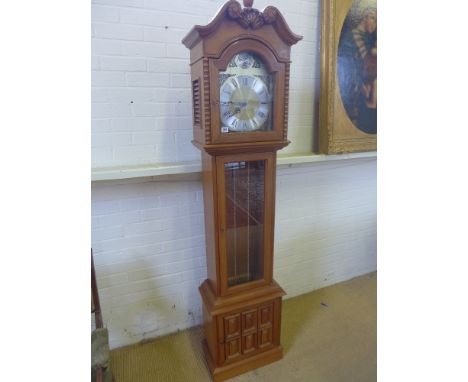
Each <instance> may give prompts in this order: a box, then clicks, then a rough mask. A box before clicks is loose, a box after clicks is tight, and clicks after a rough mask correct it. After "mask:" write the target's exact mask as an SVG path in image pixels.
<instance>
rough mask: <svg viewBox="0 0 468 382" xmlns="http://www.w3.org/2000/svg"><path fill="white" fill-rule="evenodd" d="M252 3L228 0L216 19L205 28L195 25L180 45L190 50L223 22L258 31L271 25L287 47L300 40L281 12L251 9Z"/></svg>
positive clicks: (247, 0) (271, 8) (267, 9)
mask: <svg viewBox="0 0 468 382" xmlns="http://www.w3.org/2000/svg"><path fill="white" fill-rule="evenodd" d="M252 4H253V1H249V0H244V7H242V6H241V4H240V3H239V2H238V1H236V0H230V1H228V2H227V3H226V4H224V6H223V7H222V8H221V10H220V11H219V13H218V14H217V15H216V17H215V18H214V19H213V20H212V21H211V22H210V23H209V24H208V25H205V26H202V25H196V26H195V27H194V28H193V29H192V30H191V31H190V32H189V34H188V35H187V36H186V37H185V38H184V39H183V40H182V43H183V44H184V45H185V46H186V47H187V48H189V49H190V48H191V47H192V46H193V45H195V44H196V43H197V42H198V41H199V39H200V38H202V37H205V36H208V35H210V34H212V33H214V32H215V31H216V30H217V29H218V28H219V26H220V24H221V23H222V22H223V20H226V19H227V20H232V21H235V22H237V23H238V24H239V25H241V26H242V27H243V28H245V29H251V30H258V29H260V28H262V27H263V26H264V25H267V24H271V25H272V26H273V27H274V29H275V31H276V33H277V34H278V36H279V37H280V38H281V39H282V40H283V41H284V42H285V43H286V44H288V45H293V44H295V43H297V42H298V41H299V40H301V39H302V36H299V35H296V34H295V33H293V32H292V31H291V29H290V28H289V26H288V24H287V23H286V20H285V19H284V17H283V15H282V14H281V12H280V11H279V10H278V9H277V8H275V7H273V6H268V7H266V8H265V9H264V10H263V11H259V10H258V9H255V8H252Z"/></svg>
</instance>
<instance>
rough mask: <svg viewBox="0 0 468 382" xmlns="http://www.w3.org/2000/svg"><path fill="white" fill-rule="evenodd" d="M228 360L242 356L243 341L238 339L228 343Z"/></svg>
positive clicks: (226, 345)
mask: <svg viewBox="0 0 468 382" xmlns="http://www.w3.org/2000/svg"><path fill="white" fill-rule="evenodd" d="M225 347H226V349H225V350H226V360H230V359H233V358H236V357H239V356H240V355H241V339H240V338H236V339H233V340H230V341H226V344H225Z"/></svg>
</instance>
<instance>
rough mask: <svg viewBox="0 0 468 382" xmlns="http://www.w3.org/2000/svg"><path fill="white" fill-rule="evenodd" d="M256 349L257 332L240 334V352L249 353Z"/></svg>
mask: <svg viewBox="0 0 468 382" xmlns="http://www.w3.org/2000/svg"><path fill="white" fill-rule="evenodd" d="M256 349H257V333H251V334H247V335H245V336H242V354H249V353H252V352H254V351H255V350H256Z"/></svg>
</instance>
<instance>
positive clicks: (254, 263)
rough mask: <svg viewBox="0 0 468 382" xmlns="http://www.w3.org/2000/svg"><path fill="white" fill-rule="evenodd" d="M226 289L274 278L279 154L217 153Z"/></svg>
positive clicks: (222, 273)
mask: <svg viewBox="0 0 468 382" xmlns="http://www.w3.org/2000/svg"><path fill="white" fill-rule="evenodd" d="M216 161H217V171H218V175H219V177H218V179H219V181H218V195H219V198H218V202H219V217H220V226H219V245H220V248H219V253H220V278H221V294H222V295H225V294H230V293H234V292H238V291H241V290H245V289H249V288H252V287H255V286H260V285H265V284H269V283H270V282H271V280H272V252H273V220H274V187H275V184H274V182H275V179H274V174H275V172H274V170H275V169H274V166H275V153H254V154H242V155H229V156H220V157H217V159H216Z"/></svg>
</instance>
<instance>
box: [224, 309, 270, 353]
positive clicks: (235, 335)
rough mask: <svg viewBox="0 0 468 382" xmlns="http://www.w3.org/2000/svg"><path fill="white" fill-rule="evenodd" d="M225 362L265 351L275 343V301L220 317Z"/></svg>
mask: <svg viewBox="0 0 468 382" xmlns="http://www.w3.org/2000/svg"><path fill="white" fill-rule="evenodd" d="M218 322H219V324H220V325H221V331H220V332H221V333H222V335H223V338H222V340H223V341H222V343H223V344H224V348H223V350H224V352H223V353H222V357H221V359H223V360H224V361H225V362H230V361H232V360H235V359H238V358H239V357H242V356H247V355H249V356H250V355H251V354H253V353H254V352H257V351H263V350H266V349H268V348H270V347H271V346H272V345H273V342H274V341H273V323H274V304H273V302H270V303H267V304H263V305H260V306H258V307H254V308H250V309H248V310H245V311H242V312H240V313H236V314H229V315H225V316H221V317H220V318H219V321H218Z"/></svg>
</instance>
